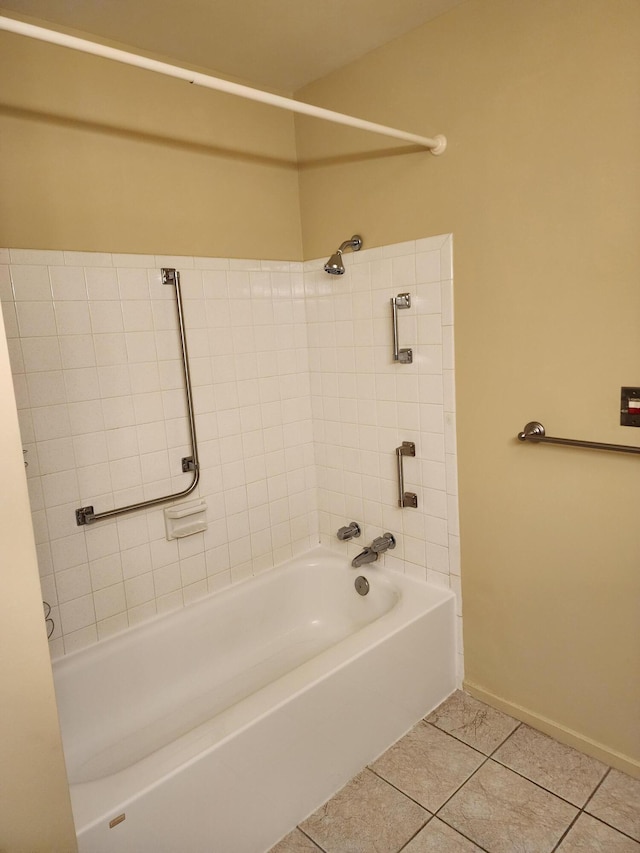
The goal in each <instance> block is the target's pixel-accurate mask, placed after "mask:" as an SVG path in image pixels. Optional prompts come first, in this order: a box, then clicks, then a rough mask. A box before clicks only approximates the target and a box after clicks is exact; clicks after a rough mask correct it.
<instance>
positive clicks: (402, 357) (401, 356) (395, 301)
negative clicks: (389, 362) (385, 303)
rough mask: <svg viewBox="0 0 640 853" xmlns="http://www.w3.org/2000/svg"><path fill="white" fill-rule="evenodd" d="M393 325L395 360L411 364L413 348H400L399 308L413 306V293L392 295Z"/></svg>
mask: <svg viewBox="0 0 640 853" xmlns="http://www.w3.org/2000/svg"><path fill="white" fill-rule="evenodd" d="M390 301H391V325H392V327H393V360H394V361H398V362H400V364H411V363H412V362H413V350H412V349H411V348H410V347H405V348H404V349H400V344H399V342H398V309H399V308H411V294H410V293H399V294H398V295H397V296H392V297H391V300H390Z"/></svg>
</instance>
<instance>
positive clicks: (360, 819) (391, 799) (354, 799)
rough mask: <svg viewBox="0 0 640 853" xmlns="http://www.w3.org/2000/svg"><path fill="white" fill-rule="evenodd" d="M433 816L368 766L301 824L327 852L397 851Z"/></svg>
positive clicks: (376, 852)
mask: <svg viewBox="0 0 640 853" xmlns="http://www.w3.org/2000/svg"><path fill="white" fill-rule="evenodd" d="M430 816H431V815H430V814H429V812H427V811H425V810H424V809H423V808H421V807H420V806H419V805H417V803H414V802H413V801H412V800H410V799H408V798H407V797H405V796H404V794H401V793H400V792H399V791H396V790H395V788H393V787H392V786H391V785H389V784H387V783H386V782H385V781H384V780H383V779H380V778H378V776H376V775H375V773H372V772H371V771H370V770H364V771H363V772H362V773H360V774H358V776H356V777H355V778H354V779H352V780H351V782H349V784H348V785H346V786H345V787H344V788H343V789H342V790H341V791H338V793H337V794H336V795H335V796H334V797H332V798H331V799H330V800H329V801H328V802H327V803H325V804H324V806H322V807H321V808H319V809H318V810H317V811H316V812H314V813H313V814H312V815H311V817H309V818H307V819H306V820H305V821H303V823H301V824H300V827H301V829H303V830H304V832H305V833H306V834H307V835H309V836H310V837H311V838H312V839H313V840H314V841H315V842H316V843H317V844H318V845H320V847H322V849H323V850H325V851H326V853H374V851H375V853H397V851H399V850H400V848H401V847H403V845H405V844H406V843H407V841H408V840H409V839H410V838H412V837H413V836H414V835H415V834H416V832H418V830H419V829H421V828H422V827H423V826H424V824H425V823H426V822H427V820H428V819H429V817H430Z"/></svg>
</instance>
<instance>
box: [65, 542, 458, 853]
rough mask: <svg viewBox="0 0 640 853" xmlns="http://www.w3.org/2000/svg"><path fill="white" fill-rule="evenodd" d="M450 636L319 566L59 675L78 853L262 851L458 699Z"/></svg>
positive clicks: (393, 600) (233, 591)
mask: <svg viewBox="0 0 640 853" xmlns="http://www.w3.org/2000/svg"><path fill="white" fill-rule="evenodd" d="M359 574H363V575H365V577H367V578H368V580H369V582H370V585H371V590H370V592H369V594H368V595H367V596H364V597H363V596H360V595H358V593H357V592H356V591H355V589H354V580H355V578H356V577H357V576H358V575H359ZM454 621H455V609H454V598H453V595H452V593H451V592H449V591H448V590H445V589H440V588H438V587H433V586H428V585H425V584H422V583H419V582H417V581H414V580H412V579H411V578H407V577H404V576H403V575H399V574H396V573H394V572H390V571H388V570H385V569H384V568H382V567H381V566H378V565H376V564H373V565H369V566H363V567H362V568H361V569H359V570H354V569H352V568H351V567H350V566H349V564H348V562H347V561H346V560H345V559H344V558H342V557H338V556H336V555H335V554H334V553H333V552H330V551H328V550H326V549H323V548H318V549H316V550H313V551H311V552H309V553H308V554H306V555H304V556H303V557H301V558H298V559H295V560H293V561H291V562H289V563H287V564H285V565H283V566H280V567H279V568H277V569H273V570H271V571H269V572H266V573H264V574H262V575H260V576H258V577H257V578H252V579H250V580H248V581H245V582H243V583H241V584H238V585H236V586H234V587H231V588H229V589H227V590H224V591H223V592H220V593H217V594H214V595H211V596H209V597H207V598H206V599H203V600H201V601H199V602H197V603H195V604H192V605H190V606H189V607H186V608H184V609H183V610H180V611H178V612H175V613H172V614H170V615H167V616H162V617H158V618H157V619H154V620H153V621H151V622H148V623H146V624H144V625H141V626H139V627H137V628H134V629H132V630H131V631H128V632H126V633H124V634H122V635H120V636H117V637H113V638H111V639H109V640H105V641H103V642H101V643H98V644H97V645H95V646H92V647H90V648H88V649H85V650H83V651H80V652H77V653H74V654H71V655H68V656H67V657H65V658H62V659H60V660H59V661H56V662H55V663H54V666H53V668H54V677H55V683H56V695H57V700H58V708H59V712H60V722H61V727H62V736H63V743H64V748H65V756H66V760H67V770H68V774H69V781H70V785H71V800H72V805H73V813H74V818H75V823H76V830H77V833H78V842H79V847H80V851H81V853H107V851H126V853H147V851H149V852H150V853H151V851H153V853H176V851H180V853H262V851H265V850H267V849H269V847H270V846H271V845H273V844H275V842H276V841H277V840H278V839H279V838H280V837H281V836H282V835H284V834H285V833H286V832H287V831H289V830H290V829H292V828H293V827H294V826H295V825H296V823H298V822H300V821H301V820H302V819H303V818H305V817H306V816H307V815H308V814H309V813H310V812H312V811H313V810H314V809H315V808H317V807H318V806H319V805H321V804H322V803H323V802H324V801H325V800H326V799H328V798H329V797H330V796H331V795H332V794H334V793H335V792H336V791H337V790H338V789H339V788H341V787H342V786H343V785H344V784H345V783H346V782H347V781H348V780H349V779H350V778H351V777H352V776H353V775H355V774H356V773H357V772H358V771H359V770H361V769H362V768H363V767H364V766H365V765H366V764H367V763H368V762H370V761H372V760H373V759H374V758H376V756H378V755H379V754H380V753H381V752H383V751H384V750H385V749H386V748H387V747H389V746H390V745H391V744H392V743H393V742H394V741H396V740H397V739H398V738H399V737H401V736H402V735H403V734H404V733H405V732H406V731H408V729H409V728H411V726H413V725H414V724H415V723H416V722H417V721H418V720H419V719H420V718H421V717H422V716H424V715H425V714H427V713H428V712H429V711H431V710H432V709H433V708H434V707H435V706H436V705H437V704H439V703H440V702H441V701H442V700H443V699H445V698H446V697H447V696H448V695H449V694H450V693H451V692H452V691H453V690H454V689H455V675H454V672H455V663H454V660H455V651H454V643H455V640H454ZM122 815H124V816H125V817H124V819H122ZM118 818H120V821H119V822H117V823H116V824H115V825H114V826H112V827H110V824H111V823H113V822H114V821H116V820H117V819H118Z"/></svg>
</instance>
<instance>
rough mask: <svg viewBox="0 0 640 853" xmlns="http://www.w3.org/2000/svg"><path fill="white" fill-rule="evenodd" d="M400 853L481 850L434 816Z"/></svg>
mask: <svg viewBox="0 0 640 853" xmlns="http://www.w3.org/2000/svg"><path fill="white" fill-rule="evenodd" d="M402 853H483V851H482V848H481V847H478V846H477V845H475V844H474V843H473V841H469V839H468V838H465V837H464V836H463V835H460V834H459V833H458V832H456V831H455V830H454V829H451V827H450V826H447V824H446V823H443V822H442V821H441V820H438V818H437V817H434V818H432V819H431V820H430V821H429V823H428V824H427V825H426V826H425V828H424V829H421V830H420V832H419V833H418V834H417V835H416V837H415V838H412V839H411V841H410V842H409V843H408V844H407V846H406V847H403V848H402Z"/></svg>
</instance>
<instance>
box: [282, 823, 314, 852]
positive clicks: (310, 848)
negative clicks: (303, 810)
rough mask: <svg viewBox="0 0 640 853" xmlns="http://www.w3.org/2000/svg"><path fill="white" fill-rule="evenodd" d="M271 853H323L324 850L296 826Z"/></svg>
mask: <svg viewBox="0 0 640 853" xmlns="http://www.w3.org/2000/svg"><path fill="white" fill-rule="evenodd" d="M269 853H322V851H321V850H320V848H319V847H318V846H317V845H316V844H314V843H313V841H311V840H310V839H309V838H307V836H306V835H305V834H304V832H300V830H299V829H297V828H296V829H294V830H293V832H290V833H289V835H285V837H284V838H283V839H282V841H279V842H278V843H277V844H276V846H275V847H272V848H271V850H269Z"/></svg>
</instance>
